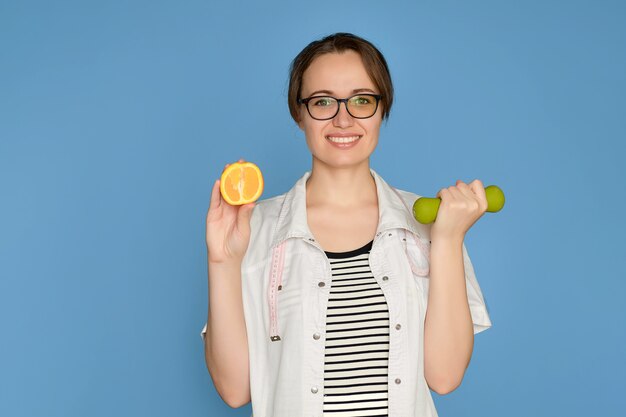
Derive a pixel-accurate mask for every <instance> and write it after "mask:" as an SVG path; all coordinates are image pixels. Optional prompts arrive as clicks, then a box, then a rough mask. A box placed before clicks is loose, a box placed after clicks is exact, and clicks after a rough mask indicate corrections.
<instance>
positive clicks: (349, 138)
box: [326, 135, 362, 143]
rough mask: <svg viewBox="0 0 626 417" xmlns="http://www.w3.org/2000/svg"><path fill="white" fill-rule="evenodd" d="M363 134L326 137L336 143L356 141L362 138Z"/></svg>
mask: <svg viewBox="0 0 626 417" xmlns="http://www.w3.org/2000/svg"><path fill="white" fill-rule="evenodd" d="M361 138H362V136H361V135H358V136H346V137H338V136H326V139H328V140H329V141H331V142H334V143H352V142H356V141H357V140H359V139H361Z"/></svg>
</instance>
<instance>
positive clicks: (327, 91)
mask: <svg viewBox="0 0 626 417" xmlns="http://www.w3.org/2000/svg"><path fill="white" fill-rule="evenodd" d="M364 91H369V92H372V93H375V92H374V90H372V89H371V88H356V89H354V90H352V94H356V93H361V92H364ZM320 93H322V94H329V95H332V94H334V93H333V92H332V91H330V90H317V91H314V92H312V93H311V94H310V96H309V97H311V96H314V95H316V94H320Z"/></svg>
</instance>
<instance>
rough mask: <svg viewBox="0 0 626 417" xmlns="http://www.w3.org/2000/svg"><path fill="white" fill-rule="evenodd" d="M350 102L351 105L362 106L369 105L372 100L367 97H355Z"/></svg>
mask: <svg viewBox="0 0 626 417" xmlns="http://www.w3.org/2000/svg"><path fill="white" fill-rule="evenodd" d="M351 101H352V103H353V104H355V105H357V106H363V105H367V104H370V103H371V102H372V99H371V98H370V97H369V96H355V97H352V100H351Z"/></svg>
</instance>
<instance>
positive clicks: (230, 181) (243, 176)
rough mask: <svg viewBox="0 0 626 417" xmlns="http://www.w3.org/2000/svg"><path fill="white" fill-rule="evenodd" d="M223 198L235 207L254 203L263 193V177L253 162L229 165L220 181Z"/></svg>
mask: <svg viewBox="0 0 626 417" xmlns="http://www.w3.org/2000/svg"><path fill="white" fill-rule="evenodd" d="M220 193H221V194H222V198H224V200H225V201H226V202H227V203H228V204H230V205H233V206H240V205H243V204H248V203H252V202H254V201H256V200H258V198H259V197H260V196H261V194H262V193H263V175H262V174H261V170H260V169H259V167H258V166H256V165H255V164H253V163H252V162H235V163H232V164H230V165H228V166H227V167H226V168H225V169H224V171H223V172H222V177H221V179H220Z"/></svg>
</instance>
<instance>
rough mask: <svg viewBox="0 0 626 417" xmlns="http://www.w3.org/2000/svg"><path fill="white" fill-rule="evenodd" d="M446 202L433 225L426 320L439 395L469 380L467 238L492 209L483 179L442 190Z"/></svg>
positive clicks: (430, 369) (430, 378)
mask: <svg viewBox="0 0 626 417" xmlns="http://www.w3.org/2000/svg"><path fill="white" fill-rule="evenodd" d="M437 196H438V197H440V198H441V205H440V206H439V211H438V214H437V217H436V219H435V223H434V224H433V226H432V228H431V236H430V237H431V250H430V283H429V294H428V308H427V309H426V317H425V320H424V321H425V322H424V378H425V379H426V382H427V383H428V385H429V386H430V387H431V388H432V389H433V390H434V391H435V392H437V393H439V394H447V393H449V392H451V391H453V390H454V389H456V388H457V387H458V386H459V385H460V384H461V381H462V380H463V376H464V374H465V370H466V369H467V366H468V365H469V362H470V359H471V357H472V350H473V348H474V329H473V323H472V317H471V312H470V307H469V304H468V300H467V288H466V283H465V266H464V262H463V240H464V239H465V234H466V233H467V231H468V230H469V228H470V227H471V226H472V225H473V224H474V223H475V222H476V221H477V220H478V219H479V218H480V217H481V216H482V215H483V214H484V213H485V211H486V210H487V197H486V195H485V189H484V188H483V185H482V182H481V181H479V180H474V181H472V182H471V183H470V184H469V185H468V184H465V183H464V182H463V181H461V180H457V182H456V186H451V187H448V188H443V189H441V190H440V191H439V193H437Z"/></svg>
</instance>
